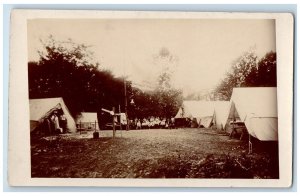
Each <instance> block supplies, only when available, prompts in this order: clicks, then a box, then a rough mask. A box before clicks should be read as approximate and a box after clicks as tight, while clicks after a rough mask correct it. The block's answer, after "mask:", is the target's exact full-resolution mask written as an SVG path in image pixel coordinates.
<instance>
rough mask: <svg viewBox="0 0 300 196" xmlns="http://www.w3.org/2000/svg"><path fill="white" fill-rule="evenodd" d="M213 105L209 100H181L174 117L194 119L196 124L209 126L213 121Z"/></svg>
mask: <svg viewBox="0 0 300 196" xmlns="http://www.w3.org/2000/svg"><path fill="white" fill-rule="evenodd" d="M213 116H214V106H213V102H211V101H183V103H182V106H181V108H179V110H178V112H177V114H176V116H175V119H176V118H189V119H191V120H193V119H196V121H197V123H198V124H201V125H203V126H204V127H206V128H207V127H209V126H210V125H211V123H212V121H213Z"/></svg>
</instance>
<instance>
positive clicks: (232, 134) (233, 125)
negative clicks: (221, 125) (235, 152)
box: [229, 118, 237, 138]
mask: <svg viewBox="0 0 300 196" xmlns="http://www.w3.org/2000/svg"><path fill="white" fill-rule="evenodd" d="M235 122H236V119H235V118H234V119H233V122H232V131H231V133H230V135H229V137H230V138H232V137H234V135H235V134H236V133H237V130H236V127H235Z"/></svg>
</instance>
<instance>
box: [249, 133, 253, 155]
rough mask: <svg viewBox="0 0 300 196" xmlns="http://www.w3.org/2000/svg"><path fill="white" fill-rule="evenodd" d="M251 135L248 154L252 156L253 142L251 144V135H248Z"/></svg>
mask: <svg viewBox="0 0 300 196" xmlns="http://www.w3.org/2000/svg"><path fill="white" fill-rule="evenodd" d="M248 135H249V142H248V145H249V150H248V151H249V152H248V154H251V153H252V142H251V135H250V134H248Z"/></svg>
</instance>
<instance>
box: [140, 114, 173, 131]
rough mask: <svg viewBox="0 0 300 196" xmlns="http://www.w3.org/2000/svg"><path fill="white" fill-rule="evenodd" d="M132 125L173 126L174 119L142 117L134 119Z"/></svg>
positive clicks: (145, 126)
mask: <svg viewBox="0 0 300 196" xmlns="http://www.w3.org/2000/svg"><path fill="white" fill-rule="evenodd" d="M134 125H135V128H136V129H143V128H146V129H151V128H167V129H168V128H174V127H175V119H174V118H171V119H165V118H164V119H160V118H154V117H151V118H148V119H147V118H144V119H137V118H136V119H135V120H134Z"/></svg>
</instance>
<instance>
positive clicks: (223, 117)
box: [213, 101, 230, 130]
mask: <svg viewBox="0 0 300 196" xmlns="http://www.w3.org/2000/svg"><path fill="white" fill-rule="evenodd" d="M213 105H214V112H215V123H216V128H217V129H219V130H223V129H225V126H226V124H227V119H228V115H229V111H230V102H229V101H214V102H213Z"/></svg>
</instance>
